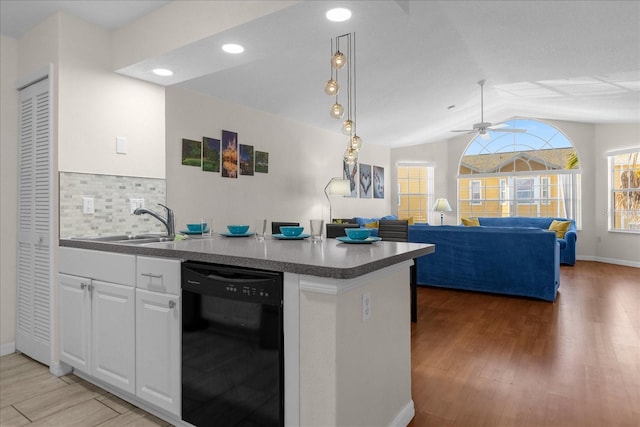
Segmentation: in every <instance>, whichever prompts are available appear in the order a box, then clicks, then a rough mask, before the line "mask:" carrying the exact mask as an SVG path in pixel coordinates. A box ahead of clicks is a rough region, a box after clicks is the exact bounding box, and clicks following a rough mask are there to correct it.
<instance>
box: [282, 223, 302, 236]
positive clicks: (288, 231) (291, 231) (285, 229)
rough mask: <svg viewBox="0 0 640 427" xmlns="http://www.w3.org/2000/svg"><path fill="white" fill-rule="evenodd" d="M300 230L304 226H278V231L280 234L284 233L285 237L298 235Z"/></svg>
mask: <svg viewBox="0 0 640 427" xmlns="http://www.w3.org/2000/svg"><path fill="white" fill-rule="evenodd" d="M302 230H304V227H296V226H293V225H287V226H282V227H280V232H281V233H282V234H284V235H285V236H287V237H295V236H299V235H300V233H302Z"/></svg>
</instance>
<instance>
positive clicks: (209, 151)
mask: <svg viewBox="0 0 640 427" xmlns="http://www.w3.org/2000/svg"><path fill="white" fill-rule="evenodd" d="M202 170H203V171H206V172H220V140H219V139H215V138H209V137H207V136H204V137H202Z"/></svg>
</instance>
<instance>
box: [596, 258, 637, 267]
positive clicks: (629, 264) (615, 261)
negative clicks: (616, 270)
mask: <svg viewBox="0 0 640 427" xmlns="http://www.w3.org/2000/svg"><path fill="white" fill-rule="evenodd" d="M594 261H598V262H605V263H607V264H616V265H624V266H625V267H635V268H640V262H636V261H627V260H624V259H612V258H601V257H596V259H595V260H594Z"/></svg>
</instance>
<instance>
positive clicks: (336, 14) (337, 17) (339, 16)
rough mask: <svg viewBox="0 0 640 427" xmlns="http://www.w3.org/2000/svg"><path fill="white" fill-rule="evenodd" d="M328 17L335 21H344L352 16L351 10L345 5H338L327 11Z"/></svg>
mask: <svg viewBox="0 0 640 427" xmlns="http://www.w3.org/2000/svg"><path fill="white" fill-rule="evenodd" d="M326 16H327V19H328V20H329V21H333V22H343V21H346V20H347V19H349V18H351V11H350V10H349V9H345V8H344V7H337V8H335V9H331V10H329V11H328V12H327V15H326Z"/></svg>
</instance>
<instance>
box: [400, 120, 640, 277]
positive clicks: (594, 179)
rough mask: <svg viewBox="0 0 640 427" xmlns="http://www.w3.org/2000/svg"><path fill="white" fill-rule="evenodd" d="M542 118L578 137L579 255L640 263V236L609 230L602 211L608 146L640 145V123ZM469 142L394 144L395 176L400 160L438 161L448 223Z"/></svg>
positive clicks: (438, 188) (458, 139) (452, 218)
mask: <svg viewBox="0 0 640 427" xmlns="http://www.w3.org/2000/svg"><path fill="white" fill-rule="evenodd" d="M542 121H544V122H545V123H548V124H550V125H553V126H555V127H556V128H558V129H559V130H560V131H562V132H563V133H564V134H565V135H566V136H567V138H569V140H570V141H572V142H573V144H574V146H575V147H576V150H577V152H578V156H579V160H580V170H581V173H582V229H581V230H579V231H578V242H577V248H576V251H577V256H578V258H579V259H584V260H602V261H605V262H615V263H619V264H624V265H634V266H638V265H640V250H639V248H640V242H639V240H640V238H639V236H638V235H637V234H635V235H632V234H623V233H611V232H608V231H607V219H606V213H603V209H606V206H607V165H606V154H605V152H606V151H608V150H613V149H621V148H627V147H632V146H634V144H635V146H638V142H639V141H640V137H639V136H638V133H639V132H640V131H639V130H638V128H639V126H640V125H638V124H629V125H625V124H611V125H594V124H588V123H575V122H566V121H557V120H542ZM469 142H470V139H469V136H467V135H461V136H457V137H454V138H451V139H448V140H446V141H441V142H436V143H431V144H422V145H415V146H411V147H402V148H395V149H393V150H391V164H392V174H391V175H392V176H391V179H392V182H395V181H396V179H397V177H396V173H395V164H396V163H397V162H398V161H402V160H411V161H425V162H433V163H434V165H435V167H436V169H435V177H434V181H435V182H434V188H435V196H436V197H447V199H448V200H449V202H450V203H451V207H452V209H453V211H452V212H449V213H445V223H448V224H455V223H456V221H457V212H456V207H455V201H456V200H457V184H456V176H457V174H458V165H459V162H460V158H461V156H462V154H463V153H464V151H465V150H466V148H467V145H468V144H469ZM394 197H395V196H394ZM452 201H453V202H452ZM603 207H605V208H603ZM598 238H599V239H600V243H598Z"/></svg>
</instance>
